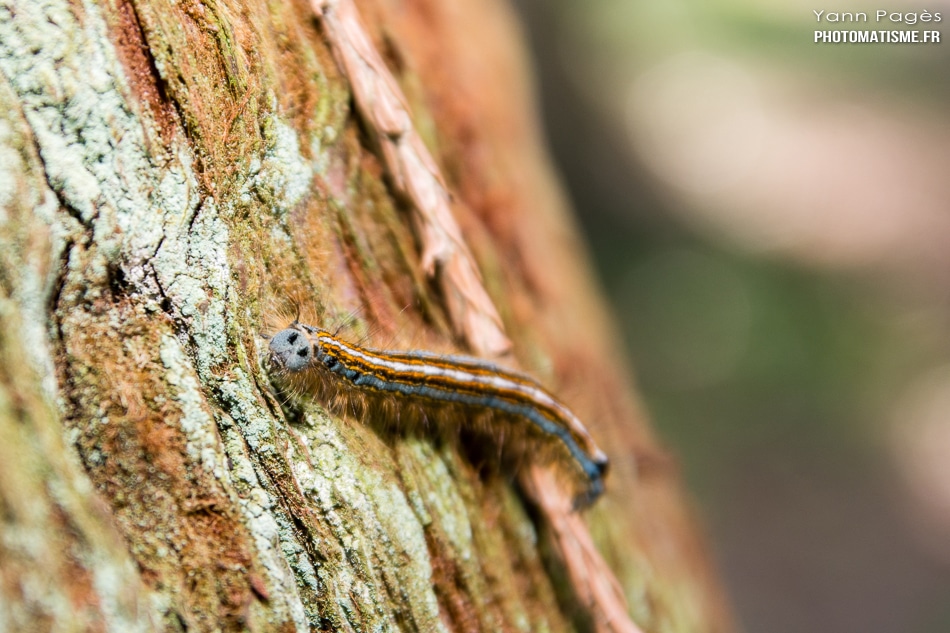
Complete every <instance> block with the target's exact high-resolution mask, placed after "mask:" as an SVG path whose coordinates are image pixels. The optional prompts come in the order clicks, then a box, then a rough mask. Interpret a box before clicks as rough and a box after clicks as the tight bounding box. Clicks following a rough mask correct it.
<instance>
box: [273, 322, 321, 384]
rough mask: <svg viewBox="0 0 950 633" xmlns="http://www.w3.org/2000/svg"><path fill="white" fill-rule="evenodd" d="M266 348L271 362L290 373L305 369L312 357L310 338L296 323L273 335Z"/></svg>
mask: <svg viewBox="0 0 950 633" xmlns="http://www.w3.org/2000/svg"><path fill="white" fill-rule="evenodd" d="M268 348H269V349H270V357H271V362H273V363H274V364H275V365H276V366H277V367H279V368H280V369H282V370H284V371H288V372H291V373H295V372H298V371H303V370H304V369H306V368H307V366H308V365H310V362H311V360H312V359H313V355H314V350H313V345H312V344H311V342H310V337H309V336H307V333H306V331H304V330H303V328H301V327H300V326H299V325H297V324H296V323H295V324H293V325H291V326H290V327H289V328H287V329H285V330H281V331H280V332H278V333H277V334H275V335H274V337H273V338H271V340H270V344H269V345H268Z"/></svg>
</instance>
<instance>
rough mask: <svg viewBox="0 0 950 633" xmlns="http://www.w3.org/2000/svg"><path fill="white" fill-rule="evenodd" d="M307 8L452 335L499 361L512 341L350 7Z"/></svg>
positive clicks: (431, 164)
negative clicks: (398, 200) (406, 206)
mask: <svg viewBox="0 0 950 633" xmlns="http://www.w3.org/2000/svg"><path fill="white" fill-rule="evenodd" d="M311 6H312V7H313V10H314V12H315V13H316V14H317V15H318V16H320V19H321V22H322V24H323V26H324V32H325V33H326V36H327V40H328V41H329V42H330V47H331V48H332V49H333V54H334V55H335V56H336V58H337V61H338V62H339V64H340V66H341V67H342V69H343V72H344V74H345V75H346V77H347V79H348V80H349V82H350V87H351V89H352V90H353V99H354V100H355V101H356V106H357V108H359V111H360V114H361V115H362V116H363V118H364V120H365V121H366V123H367V127H368V128H369V129H370V130H371V131H372V132H373V133H374V134H375V137H376V141H377V142H378V143H379V145H380V147H381V149H382V154H383V162H384V163H385V165H386V169H387V170H388V172H389V176H390V178H391V179H392V182H393V185H394V186H395V188H396V190H397V191H398V192H399V193H400V194H402V195H403V196H405V198H406V199H408V200H409V201H410V203H411V208H412V219H413V224H414V226H415V230H416V235H417V237H418V238H419V241H420V242H421V243H422V266H423V268H424V269H425V271H426V273H427V274H428V275H429V276H430V277H434V278H436V279H438V281H439V285H440V288H441V289H442V293H443V295H444V296H445V301H446V304H447V308H448V310H449V314H450V315H451V317H452V322H453V324H454V326H455V328H456V331H457V333H458V334H460V335H461V336H462V337H463V338H464V339H465V342H466V343H468V345H469V346H470V347H471V348H472V350H474V351H475V352H477V353H478V354H481V355H483V356H487V357H489V358H492V357H496V356H500V355H501V354H503V353H505V352H507V351H508V350H509V349H510V348H511V341H509V340H508V337H507V336H506V335H505V332H504V327H503V325H502V323H501V318H500V317H499V316H498V310H497V309H496V308H495V304H494V303H493V302H492V300H491V298H490V297H489V296H488V292H487V291H486V290H485V287H484V285H483V284H482V278H481V274H480V273H479V272H478V266H477V265H476V263H475V259H474V258H473V257H472V254H471V252H470V251H469V250H468V246H467V245H466V244H465V239H464V237H463V236H462V232H461V230H460V229H459V226H458V224H457V223H456V221H455V218H454V217H453V215H452V210H451V207H450V205H451V195H450V194H449V191H448V188H447V187H446V184H445V180H444V179H443V178H442V174H441V173H440V172H439V167H438V166H437V165H436V163H435V161H434V160H433V159H432V155H431V154H429V150H428V149H427V148H426V146H425V144H424V143H423V142H422V138H421V137H420V136H419V133H418V132H417V131H416V129H415V127H414V126H413V124H412V116H411V115H410V113H409V106H408V105H407V104H406V99H405V97H404V96H403V94H402V90H401V89H400V88H399V85H398V84H397V83H396V80H395V79H394V78H393V76H392V74H390V72H389V69H388V68H387V67H386V64H385V63H384V62H383V59H382V57H381V56H380V54H379V52H378V51H377V50H376V47H375V46H374V45H373V42H372V40H370V38H369V35H368V34H367V33H366V29H365V28H364V27H363V24H362V22H361V21H360V16H359V13H358V12H357V10H356V6H355V5H354V4H353V2H352V0H312V1H311Z"/></svg>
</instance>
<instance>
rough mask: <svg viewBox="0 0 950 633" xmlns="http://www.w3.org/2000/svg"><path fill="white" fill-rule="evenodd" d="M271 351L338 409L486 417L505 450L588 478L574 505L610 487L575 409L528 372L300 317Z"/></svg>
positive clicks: (283, 374)
mask: <svg viewBox="0 0 950 633" xmlns="http://www.w3.org/2000/svg"><path fill="white" fill-rule="evenodd" d="M269 352H270V354H269V358H270V366H271V371H272V374H273V375H274V376H275V378H276V379H277V381H278V382H279V383H281V384H282V385H284V386H286V387H287V388H289V389H290V390H291V391H296V392H303V393H308V394H312V395H313V396H314V397H315V398H317V400H318V401H319V402H321V403H322V404H324V405H326V406H327V407H328V408H329V409H331V410H333V411H334V412H335V413H341V414H348V413H352V412H353V411H354V410H356V409H361V410H362V411H363V412H367V413H369V414H370V415H371V416H381V417H383V418H387V419H392V418H395V419H397V420H398V421H399V423H400V424H406V423H411V422H412V420H415V419H421V420H423V421H427V422H435V423H437V424H442V425H448V424H449V422H448V421H449V420H458V419H466V420H473V421H474V420H479V419H485V418H486V417H487V418H488V420H489V421H490V425H491V426H492V427H493V428H496V429H497V431H498V432H497V433H496V435H501V436H502V437H504V438H505V440H504V443H505V444H506V446H503V447H501V449H502V452H507V453H511V452H515V453H520V454H521V455H523V456H528V457H529V458H531V459H534V458H538V457H540V458H547V459H551V458H552V457H553V458H554V459H556V460H557V461H559V462H562V463H566V464H569V465H570V468H569V470H571V471H572V472H573V473H574V475H575V476H576V477H577V478H578V479H579V480H580V482H582V492H580V493H579V494H577V495H576V496H575V499H574V505H575V507H576V508H580V507H585V506H587V505H590V504H591V503H593V501H594V500H596V499H597V497H598V496H600V494H601V493H602V492H603V490H604V483H603V481H604V476H605V474H606V471H607V463H608V462H607V456H606V455H605V454H604V452H603V451H601V450H600V449H599V448H598V447H597V445H596V444H595V443H594V440H593V438H591V436H590V434H589V433H588V432H587V429H586V428H584V425H583V424H582V423H581V421H580V420H579V419H578V418H577V416H575V415H574V413H572V412H571V410H570V409H568V408H567V407H566V406H565V405H563V404H562V403H561V402H559V401H558V400H557V399H556V398H555V397H554V396H553V395H551V394H550V393H549V392H548V391H547V390H545V389H544V388H543V387H541V386H540V385H539V384H538V383H536V382H535V381H534V380H532V379H530V378H528V377H526V376H522V375H519V374H517V373H514V372H511V371H508V370H505V369H502V368H500V367H497V366H495V365H493V364H491V363H488V362H485V361H482V360H479V359H476V358H470V357H464V356H444V355H439V354H434V353H429V352H396V351H384V350H376V349H368V348H364V347H360V346H357V345H354V344H352V343H346V342H344V341H342V340H341V339H340V338H338V337H337V336H335V335H333V334H331V333H330V332H328V331H326V330H322V329H320V328H316V327H313V326H310V325H304V324H302V323H298V322H296V321H294V322H293V323H292V324H291V325H290V326H289V327H287V328H286V329H284V330H281V331H280V332H278V333H277V334H276V335H274V336H273V338H271V340H270V344H269ZM459 415H460V416H461V418H459V417H458V416H459ZM499 425H500V426H499Z"/></svg>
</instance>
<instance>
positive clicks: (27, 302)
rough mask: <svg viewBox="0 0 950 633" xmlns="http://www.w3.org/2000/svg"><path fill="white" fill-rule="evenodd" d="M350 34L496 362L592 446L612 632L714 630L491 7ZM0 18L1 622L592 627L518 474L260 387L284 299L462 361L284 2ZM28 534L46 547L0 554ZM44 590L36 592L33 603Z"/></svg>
mask: <svg viewBox="0 0 950 633" xmlns="http://www.w3.org/2000/svg"><path fill="white" fill-rule="evenodd" d="M360 10H361V12H362V15H363V18H364V22H365V24H366V26H367V28H368V29H369V32H370V34H371V36H372V37H373V39H374V42H375V43H376V45H377V46H378V47H379V48H380V50H381V51H383V53H384V57H385V59H386V60H387V62H388V63H389V64H390V65H391V70H392V71H393V73H394V74H395V76H396V78H397V80H398V81H399V82H400V84H401V86H402V88H403V90H404V91H405V92H406V94H407V96H408V99H409V102H410V104H411V106H412V109H413V112H414V116H415V123H416V125H417V126H418V127H419V130H420V132H421V134H422V136H423V138H425V139H426V142H427V143H428V144H429V146H430V149H432V152H433V154H434V155H435V157H436V159H437V161H438V162H439V163H440V164H441V166H442V168H443V171H444V174H445V176H446V180H447V184H448V186H449V189H450V190H451V191H453V192H454V193H455V195H456V197H457V199H456V202H457V205H456V206H457V208H456V211H457V215H458V219H459V222H460V224H461V225H462V227H463V229H464V233H465V235H466V238H467V239H468V241H469V244H470V246H471V248H472V250H473V251H474V253H475V255H476V258H477V260H478V261H479V265H480V267H481V270H482V272H483V275H484V278H485V283H486V286H487V288H488V290H489V292H490V294H491V295H492V297H493V299H494V301H495V303H496V304H497V306H498V307H499V311H500V312H501V314H502V317H503V319H504V321H505V325H506V328H507V330H508V334H509V335H510V337H511V338H512V341H513V342H514V344H515V357H516V358H517V360H518V361H519V364H520V365H521V366H522V367H523V368H525V369H527V370H529V371H531V372H532V373H534V374H535V375H537V376H538V377H539V378H541V379H542V381H543V382H545V383H546V384H547V385H549V386H551V387H552V388H554V389H555V390H556V391H558V392H559V393H560V394H562V396H563V397H564V398H565V399H566V400H567V401H568V402H569V403H570V404H571V405H572V406H573V407H574V408H575V409H576V411H577V412H578V414H579V415H580V416H581V417H582V419H584V420H587V421H588V422H589V425H590V427H591V429H592V431H593V433H594V435H595V436H596V437H597V438H598V439H599V441H600V443H601V444H602V445H604V446H605V447H606V448H607V450H608V453H609V454H610V457H611V459H612V461H613V464H614V470H613V473H612V477H611V479H610V480H609V483H608V494H607V496H606V499H605V500H603V501H602V502H600V503H599V504H598V505H597V506H596V507H595V509H594V510H593V511H592V512H591V513H590V514H589V524H590V526H591V528H592V530H593V532H594V533H595V536H596V537H597V540H598V543H599V545H600V547H601V550H602V551H603V552H604V554H605V555H606V557H607V558H608V560H609V561H610V563H611V564H612V566H613V569H614V570H615V572H616V573H617V575H618V577H619V579H620V580H621V582H622V584H623V586H624V593H625V595H626V597H627V599H628V601H629V602H630V606H631V613H632V615H633V617H634V619H635V620H636V621H637V623H638V624H639V625H640V626H641V627H642V628H643V629H644V630H647V631H724V630H729V622H728V618H727V615H726V613H725V609H724V608H723V606H722V600H721V597H720V595H719V592H718V589H717V585H716V581H715V579H714V577H713V576H712V574H711V573H710V571H709V567H708V563H707V558H706V555H705V552H704V550H703V547H702V545H701V543H700V541H699V539H698V537H697V533H696V531H695V526H694V524H693V520H692V518H691V517H690V516H689V512H688V511H687V509H686V507H685V506H684V503H683V499H682V496H681V493H680V491H679V482H678V480H677V478H676V476H675V470H674V469H672V468H670V467H669V465H668V464H669V460H668V459H666V458H665V457H663V454H662V452H661V451H659V449H657V448H656V447H655V444H654V442H653V440H652V438H651V435H650V433H649V431H648V429H647V426H646V422H645V420H644V419H643V417H642V415H641V414H640V412H639V410H638V408H637V406H636V404H635V401H634V400H633V399H632V398H631V396H630V395H629V394H628V389H629V385H630V383H629V380H628V378H627V376H626V373H625V372H624V370H623V368H622V366H621V365H620V363H619V362H618V360H617V359H616V358H615V357H614V356H613V353H612V351H611V350H612V349H613V348H614V347H615V346H614V345H613V344H612V336H613V334H612V329H611V326H610V323H609V320H608V319H607V318H606V317H605V315H604V314H603V310H602V307H601V305H600V302H599V300H598V298H597V296H596V292H595V291H594V290H593V288H594V283H593V282H592V280H591V277H590V273H589V271H588V268H587V264H586V263H585V260H584V254H583V249H582V248H581V247H580V245H579V244H578V243H577V238H576V236H575V233H574V231H573V228H572V227H571V224H570V221H569V220H568V219H567V214H566V212H565V208H564V203H563V200H562V198H561V196H560V193H559V191H558V189H557V186H556V184H555V183H554V181H553V180H552V177H551V174H550V170H549V167H548V165H547V164H546V162H545V158H544V155H543V153H542V151H541V149H540V147H541V144H540V143H539V140H538V138H537V131H536V122H535V120H534V114H533V111H532V109H531V104H530V101H531V92H530V80H529V77H528V73H527V71H526V70H525V68H524V64H523V60H522V53H521V50H520V47H519V43H518V34H517V32H516V30H515V29H514V27H513V23H512V19H511V16H510V15H509V13H508V11H507V10H506V8H505V7H504V6H502V5H500V4H498V3H496V2H493V1H490V2H485V1H484V0H481V1H476V0H463V1H460V2H443V3H440V2H436V1H435V0H364V1H363V2H361V3H360ZM0 11H6V14H3V15H0V75H2V76H0V101H2V104H0V105H2V106H3V107H2V108H0V111H2V112H0V116H3V117H5V118H3V119H2V120H0V123H2V124H3V125H0V152H2V154H0V158H3V159H4V160H3V164H4V165H16V166H17V167H16V168H15V169H13V168H10V167H7V168H6V169H7V171H8V172H9V173H11V174H13V178H12V181H13V182H15V183H16V188H15V191H14V192H13V194H11V195H4V196H0V205H3V211H4V213H5V215H4V216H3V217H4V218H6V220H5V224H3V225H2V226H0V240H2V243H3V247H4V250H3V252H4V253H11V254H14V255H15V256H13V255H11V256H9V257H7V256H6V255H5V259H3V261H2V262H0V263H2V266H3V268H2V275H0V290H2V296H0V308H2V310H0V318H2V319H3V322H2V324H3V325H4V330H3V331H4V332H11V331H13V332H16V331H19V330H17V328H18V327H19V328H21V329H22V330H23V331H24V332H25V333H26V334H25V335H24V336H20V337H11V336H7V335H4V336H2V337H0V354H2V358H0V360H2V363H3V366H2V367H0V434H2V437H3V438H4V441H2V442H0V519H2V521H3V523H2V524H0V529H2V530H3V536H4V539H0V592H2V593H0V596H2V599H3V600H4V601H6V603H8V604H14V605H17V606H16V608H15V609H14V612H15V613H14V616H15V617H19V618H21V619H20V620H15V621H14V624H17V623H22V622H25V623H28V624H35V625H36V626H38V627H39V628H40V629H43V628H56V627H57V626H59V627H62V628H66V629H71V628H74V629H76V630H117V631H129V630H151V629H153V628H155V629H163V630H166V629H167V630H185V629H188V630H197V631H205V630H208V631H211V630H244V629H252V630H267V631H270V630H275V631H283V630H287V631H290V630H328V631H329V630H360V631H362V630H407V631H439V630H444V631H539V630H547V631H567V630H574V629H577V628H580V629H583V628H585V627H587V626H589V625H590V622H589V620H588V619H587V617H586V616H585V614H584V605H582V604H578V603H577V601H576V600H575V599H574V597H572V595H571V591H570V588H569V587H568V586H566V583H565V582H564V580H563V579H564V575H563V574H562V573H560V572H559V569H558V565H559V561H558V560H557V557H556V556H551V555H547V554H546V552H549V551H550V550H549V549H548V548H546V547H545V545H544V539H545V534H546V532H545V528H544V525H543V521H540V522H538V521H537V517H535V515H534V514H533V510H532V509H531V508H530V507H526V506H525V504H524V502H523V500H522V499H521V497H520V496H519V495H518V494H517V491H516V490H515V489H514V487H513V486H512V483H511V482H512V480H513V477H512V474H511V473H507V472H504V471H502V472H498V469H496V468H483V467H482V466H483V464H481V463H479V462H478V461H477V460H475V459H473V458H472V457H471V456H472V455H473V454H491V453H492V451H491V450H488V451H472V450H459V448H458V447H457V446H456V444H455V443H454V442H453V441H451V440H449V441H445V439H444V438H441V437H439V438H434V437H427V436H425V435H421V436H405V435H403V434H401V433H400V432H399V429H398V425H393V424H389V425H387V424H360V423H357V422H355V421H347V420H340V419H337V418H333V417H329V416H327V415H326V414H325V412H324V411H323V410H322V408H321V407H319V406H318V405H317V404H314V403H311V402H308V401H307V400H306V399H305V398H300V397H291V396H287V395H286V394H275V393H274V392H273V391H272V387H271V386H270V383H269V380H268V377H267V375H266V372H265V370H264V369H263V367H262V365H261V363H260V362H259V357H260V352H261V350H262V349H263V348H264V346H265V345H266V343H265V342H264V341H263V340H262V339H261V337H260V334H261V333H266V332H272V331H273V330H274V329H276V328H279V327H281V326H283V325H284V323H283V322H282V321H281V319H280V318H279V317H275V316H274V315H275V314H276V313H280V312H281V311H283V312H284V313H285V314H286V313H287V312H288V310H289V312H290V313H291V314H292V313H293V311H294V305H296V308H297V309H299V310H300V312H301V314H302V317H303V318H306V319H307V320H310V321H312V322H315V323H316V324H319V325H325V326H336V325H339V324H341V323H343V322H345V321H349V320H353V321H354V323H353V324H351V326H350V329H351V330H352V331H353V332H354V335H355V336H359V337H362V338H363V339H365V340H366V341H367V342H368V343H370V344H373V345H376V346H397V347H398V346H405V347H408V346H413V347H422V348H429V349H436V350H444V351H447V352H451V351H464V350H463V349H461V348H460V346H459V343H458V342H457V341H454V340H453V339H452V335H451V332H452V328H451V327H450V325H449V319H448V317H447V316H446V313H445V309H444V302H443V297H441V296H440V294H439V292H438V291H437V290H436V289H435V287H434V286H433V285H432V284H431V282H430V281H429V280H427V279H426V278H425V275H424V274H423V273H422V272H421V270H420V265H419V255H418V250H417V248H418V244H417V243H416V240H415V238H414V236H413V234H412V231H411V228H410V225H409V222H408V220H407V216H406V214H405V208H404V205H405V201H404V200H399V199H396V198H395V197H394V196H393V195H392V193H391V191H392V189H391V187H390V186H389V184H390V183H389V182H388V181H387V175H386V174H385V173H384V169H383V167H382V163H381V162H380V161H379V160H378V158H377V156H376V154H375V151H376V149H377V148H375V147H374V144H373V142H372V135H370V134H367V131H366V130H365V128H364V127H363V124H362V123H361V122H360V120H359V119H358V117H357V115H356V114H355V113H354V112H353V111H352V109H351V101H350V94H349V89H348V84H347V82H346V79H345V77H343V76H341V73H340V70H339V69H338V67H337V65H336V63H335V61H334V59H333V57H332V55H331V54H330V52H329V49H328V48H327V45H326V43H325V38H324V36H323V34H322V32H321V26H320V23H319V22H318V21H317V20H315V19H314V18H313V17H312V14H311V9H310V7H309V4H308V3H307V2H304V1H302V0H262V1H260V2H242V1H240V0H215V1H213V2H208V1H205V2H198V1H194V0H103V1H102V2H93V1H91V0H90V1H87V2H82V1H69V0H44V1H43V2H37V1H35V0H16V1H14V2H13V9H12V10H11V9H0ZM11 157H18V158H16V160H13V159H12V158H11ZM8 180H9V179H8ZM351 315H355V319H349V317H350V316H351ZM17 324H20V325H17ZM367 422H373V421H367ZM377 422H378V421H377ZM394 426H395V427H396V428H391V429H390V430H386V429H387V427H394ZM7 453H9V454H7ZM27 458H28V459H27ZM651 465H652V467H651ZM539 527H540V529H539ZM27 528H29V529H31V530H33V529H35V530H43V531H44V532H43V534H44V536H43V538H42V539H40V540H39V542H40V543H41V545H39V546H37V547H32V546H28V545H29V544H28V543H27V544H24V545H14V546H11V545H9V544H10V543H17V542H16V541H15V540H10V539H9V538H8V536H9V535H10V534H19V533H21V532H22V531H23V530H24V529H27ZM18 530H19V532H18ZM133 563H134V566H133ZM36 565H43V566H45V567H47V568H48V569H50V570H51V572H50V574H48V577H47V580H46V581H45V582H47V583H48V586H47V587H46V588H45V589H43V590H42V591H40V592H39V594H36V593H35V589H34V588H35V587H36V586H37V585H36V582H34V581H33V580H32V579H31V577H30V574H31V573H33V572H32V571H31V569H30V568H31V566H36ZM116 570H118V571H116ZM104 578H107V579H111V580H110V581H111V582H112V583H113V584H111V585H110V584H109V583H108V582H106V581H105V580H103V579H104ZM116 579H120V580H116ZM31 591H33V592H34V593H30V592H31ZM37 595H39V596H40V597H39V598H38V597H37ZM53 598H55V600H54V599H53ZM44 600H46V602H44ZM57 601H58V602H57ZM50 605H53V606H50ZM57 605H60V607H57ZM61 605H69V606H68V608H63V607H61ZM3 617H7V616H4V615H3V614H2V613H0V618H3ZM11 617H13V616H11ZM31 618H32V619H31ZM0 624H2V623H0ZM54 625H55V626H54ZM14 628H16V627H14Z"/></svg>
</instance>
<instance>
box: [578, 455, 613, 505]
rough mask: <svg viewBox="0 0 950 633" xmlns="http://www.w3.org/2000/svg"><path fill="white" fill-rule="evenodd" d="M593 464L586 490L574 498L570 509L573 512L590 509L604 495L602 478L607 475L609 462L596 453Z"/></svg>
mask: <svg viewBox="0 0 950 633" xmlns="http://www.w3.org/2000/svg"><path fill="white" fill-rule="evenodd" d="M593 464H594V469H593V472H589V473H588V484H587V488H586V489H585V490H584V491H583V492H581V493H580V494H578V495H577V496H576V497H574V502H573V504H572V508H573V510H574V511H575V512H579V511H581V510H586V509H587V508H589V507H591V506H592V505H594V502H595V501H597V499H599V498H600V496H601V495H602V494H604V477H605V476H606V475H607V471H608V470H609V466H610V462H609V461H608V460H607V456H606V455H604V454H603V453H602V452H599V451H598V454H597V456H596V457H595V459H594V460H593Z"/></svg>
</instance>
